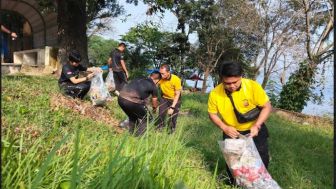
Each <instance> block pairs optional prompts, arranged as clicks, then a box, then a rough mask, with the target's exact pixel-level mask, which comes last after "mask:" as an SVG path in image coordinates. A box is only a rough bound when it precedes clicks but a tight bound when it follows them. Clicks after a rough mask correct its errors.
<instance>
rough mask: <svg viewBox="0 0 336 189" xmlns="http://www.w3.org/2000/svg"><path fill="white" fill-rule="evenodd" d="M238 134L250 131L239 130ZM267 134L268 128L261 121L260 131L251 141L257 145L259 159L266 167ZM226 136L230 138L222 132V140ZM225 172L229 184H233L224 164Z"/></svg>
mask: <svg viewBox="0 0 336 189" xmlns="http://www.w3.org/2000/svg"><path fill="white" fill-rule="evenodd" d="M239 133H240V134H242V135H245V134H248V133H250V130H248V131H239ZM268 136H269V134H268V129H267V127H266V125H265V123H263V124H262V125H261V128H260V131H259V133H258V136H255V137H253V141H254V143H255V145H256V147H257V150H258V152H259V154H260V157H261V160H262V162H263V163H264V165H265V167H266V169H267V168H268V163H269V153H268V141H267V138H268ZM226 138H230V137H229V136H227V135H226V134H225V133H224V132H223V140H225V139H226ZM226 172H227V174H228V176H229V179H230V183H231V184H235V180H234V178H233V176H232V174H231V172H230V169H229V166H228V165H227V164H226Z"/></svg>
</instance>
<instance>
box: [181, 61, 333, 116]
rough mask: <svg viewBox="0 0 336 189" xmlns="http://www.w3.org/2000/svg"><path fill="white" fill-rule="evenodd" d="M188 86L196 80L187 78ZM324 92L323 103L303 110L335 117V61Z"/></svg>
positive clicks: (210, 79)
mask: <svg viewBox="0 0 336 189" xmlns="http://www.w3.org/2000/svg"><path fill="white" fill-rule="evenodd" d="M316 79H317V80H321V79H322V77H321V76H320V75H319V74H318V75H317V77H316ZM257 81H258V82H259V83H261V78H258V79H257ZM186 83H187V85H188V86H191V87H194V86H195V81H191V80H187V81H186ZM202 84H203V82H202V81H198V83H197V87H198V88H202ZM207 86H208V87H207V90H206V92H207V93H209V92H210V91H211V90H212V89H213V81H212V78H211V77H209V79H208V83H207ZM319 90H320V87H317V88H316V89H315V90H314V91H315V92H319ZM322 91H323V94H324V98H323V100H322V103H321V104H316V103H314V102H312V101H309V102H307V105H306V106H305V107H304V109H303V110H302V113H304V114H309V115H316V116H328V117H333V114H334V68H333V62H331V63H329V64H328V65H327V69H326V73H325V84H324V89H323V90H322Z"/></svg>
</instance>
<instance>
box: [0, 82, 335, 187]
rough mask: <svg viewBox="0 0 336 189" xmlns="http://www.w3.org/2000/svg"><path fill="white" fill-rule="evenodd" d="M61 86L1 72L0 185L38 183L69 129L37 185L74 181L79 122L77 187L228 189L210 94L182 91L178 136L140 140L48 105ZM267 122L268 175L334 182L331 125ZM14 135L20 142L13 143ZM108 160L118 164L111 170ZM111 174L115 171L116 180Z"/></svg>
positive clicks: (296, 182)
mask: <svg viewBox="0 0 336 189" xmlns="http://www.w3.org/2000/svg"><path fill="white" fill-rule="evenodd" d="M57 91H58V90H57V84H56V80H55V79H52V78H47V77H27V76H19V77H15V76H6V77H3V78H2V97H1V98H2V109H1V111H2V112H1V113H2V122H3V123H2V145H3V146H5V147H7V148H3V149H2V150H4V151H5V152H6V150H7V152H6V153H2V160H3V163H2V185H3V186H13V185H16V186H19V185H24V186H26V187H28V188H29V186H31V185H32V184H36V183H37V182H38V181H40V180H37V179H35V183H34V182H33V180H34V178H36V175H38V173H39V171H40V170H41V169H39V168H41V164H42V162H43V160H45V159H46V156H47V154H48V153H49V152H50V151H51V149H52V147H54V146H55V143H56V142H57V141H60V140H61V139H62V138H63V137H64V136H65V135H67V134H69V136H70V139H68V140H67V141H66V142H64V143H62V145H61V147H60V148H59V149H57V153H56V154H57V155H56V156H53V159H52V160H51V161H50V162H49V167H48V169H47V172H46V174H45V175H44V176H43V179H41V182H38V183H41V184H42V186H45V187H47V188H57V187H58V186H59V185H60V184H62V183H64V182H66V181H71V180H72V179H71V175H72V171H73V167H76V166H74V164H73V158H74V157H76V156H75V154H76V153H75V150H74V146H75V145H74V143H76V142H74V141H75V135H76V128H77V127H80V128H81V132H80V134H79V136H80V137H79V142H78V145H79V149H80V150H79V156H78V162H77V163H78V164H79V165H85V163H87V162H90V161H89V159H90V158H92V161H91V162H90V163H89V164H88V168H86V169H85V170H83V171H81V172H82V173H83V174H82V176H81V177H79V178H80V179H81V182H80V187H84V188H87V187H92V186H100V187H103V186H105V185H110V186H111V183H113V184H115V185H114V186H115V187H117V188H121V186H123V187H124V188H127V187H128V188H134V187H135V186H136V185H137V184H138V186H140V188H141V187H142V188H150V187H152V188H173V187H175V188H181V186H183V185H186V186H188V187H190V188H214V187H215V185H216V186H217V187H220V188H225V186H224V185H223V184H222V180H217V182H216V184H215V185H213V183H212V175H213V173H214V171H215V169H216V165H217V162H218V173H219V174H223V173H224V172H225V171H224V160H223V158H222V155H221V153H220V151H219V148H218V145H217V142H216V141H217V140H219V139H220V138H221V132H220V131H219V130H218V129H217V128H216V127H215V126H214V125H213V124H212V123H211V122H210V121H209V119H208V117H207V106H206V103H207V96H200V95H184V96H183V106H182V111H189V112H190V114H188V115H184V116H180V117H179V119H178V126H179V130H178V132H177V133H176V134H175V135H173V136H168V135H166V134H164V133H150V136H148V137H142V138H141V139H139V138H134V137H130V136H128V135H127V134H124V135H116V134H114V132H113V130H111V129H110V128H109V127H108V126H106V125H104V124H97V123H96V122H95V121H92V120H90V119H82V118H80V117H79V116H78V115H76V114H74V113H73V112H71V111H69V110H66V109H60V110H57V111H52V110H50V107H49V98H50V95H51V94H52V93H55V92H57ZM109 106H111V108H110V109H111V114H112V115H113V116H115V117H116V118H118V119H122V118H124V117H125V116H124V115H123V113H122V112H121V111H120V109H119V108H118V107H117V104H116V102H115V101H114V102H113V103H111V104H109ZM267 125H268V127H269V131H270V140H269V142H270V153H271V158H272V160H271V162H270V168H269V169H270V173H271V175H272V176H273V178H274V179H275V180H276V181H277V182H278V183H279V184H280V185H281V186H282V187H283V188H332V183H333V180H332V175H333V172H332V167H333V166H332V163H333V162H332V137H333V131H332V128H331V127H330V128H325V127H324V128H316V127H313V126H302V125H297V124H292V123H288V122H285V121H282V120H281V119H280V118H279V117H276V116H272V117H271V118H270V119H269V121H268V123H267ZM27 128H28V129H27ZM34 132H35V134H34ZM36 133H38V134H37V136H35V135H36ZM14 139H18V140H16V141H15V142H13V143H14V145H13V147H9V146H10V143H11V142H12V141H13V140H14ZM123 139H126V140H123ZM122 141H125V142H122ZM119 148H120V152H119V153H117V152H116V151H117V149H119ZM19 152H20V153H19ZM4 154H5V155H4ZM95 154H99V158H96V159H95V156H94V155H95ZM113 154H117V155H115V156H113ZM75 159H76V158H75ZM75 162H76V161H75ZM113 162H114V163H113ZM109 166H110V167H113V170H112V172H109V168H108V167H109ZM42 167H43V166H42ZM118 167H119V168H121V169H118ZM80 168H83V167H81V166H80ZM111 169H112V168H111ZM108 173H110V174H114V177H113V179H111V178H110V177H109V176H108V175H110V174H108ZM139 178H140V179H139ZM181 181H183V182H181ZM182 183H183V184H182Z"/></svg>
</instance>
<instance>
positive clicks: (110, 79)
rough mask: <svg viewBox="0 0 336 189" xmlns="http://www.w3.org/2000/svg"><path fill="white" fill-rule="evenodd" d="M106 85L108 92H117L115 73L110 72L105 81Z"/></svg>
mask: <svg viewBox="0 0 336 189" xmlns="http://www.w3.org/2000/svg"><path fill="white" fill-rule="evenodd" d="M105 85H106V87H107V89H108V91H110V92H112V91H114V90H115V83H114V78H113V72H112V71H109V73H108V74H107V76H106V79H105Z"/></svg>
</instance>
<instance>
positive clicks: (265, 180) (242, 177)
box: [218, 135, 281, 189]
mask: <svg viewBox="0 0 336 189" xmlns="http://www.w3.org/2000/svg"><path fill="white" fill-rule="evenodd" d="M218 144H219V146H220V149H221V151H222V153H223V155H224V159H225V161H226V163H227V165H228V166H229V168H230V171H231V173H232V175H233V177H234V179H235V180H236V183H237V184H238V185H239V186H241V187H243V188H245V189H281V188H280V186H279V185H278V183H277V182H276V181H275V180H273V179H272V177H271V175H270V174H269V173H268V171H267V169H266V167H265V165H264V163H263V162H262V160H261V157H260V155H259V152H258V150H257V148H256V146H255V144H254V142H253V139H252V138H251V137H246V136H244V135H240V137H239V139H225V140H224V141H218Z"/></svg>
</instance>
